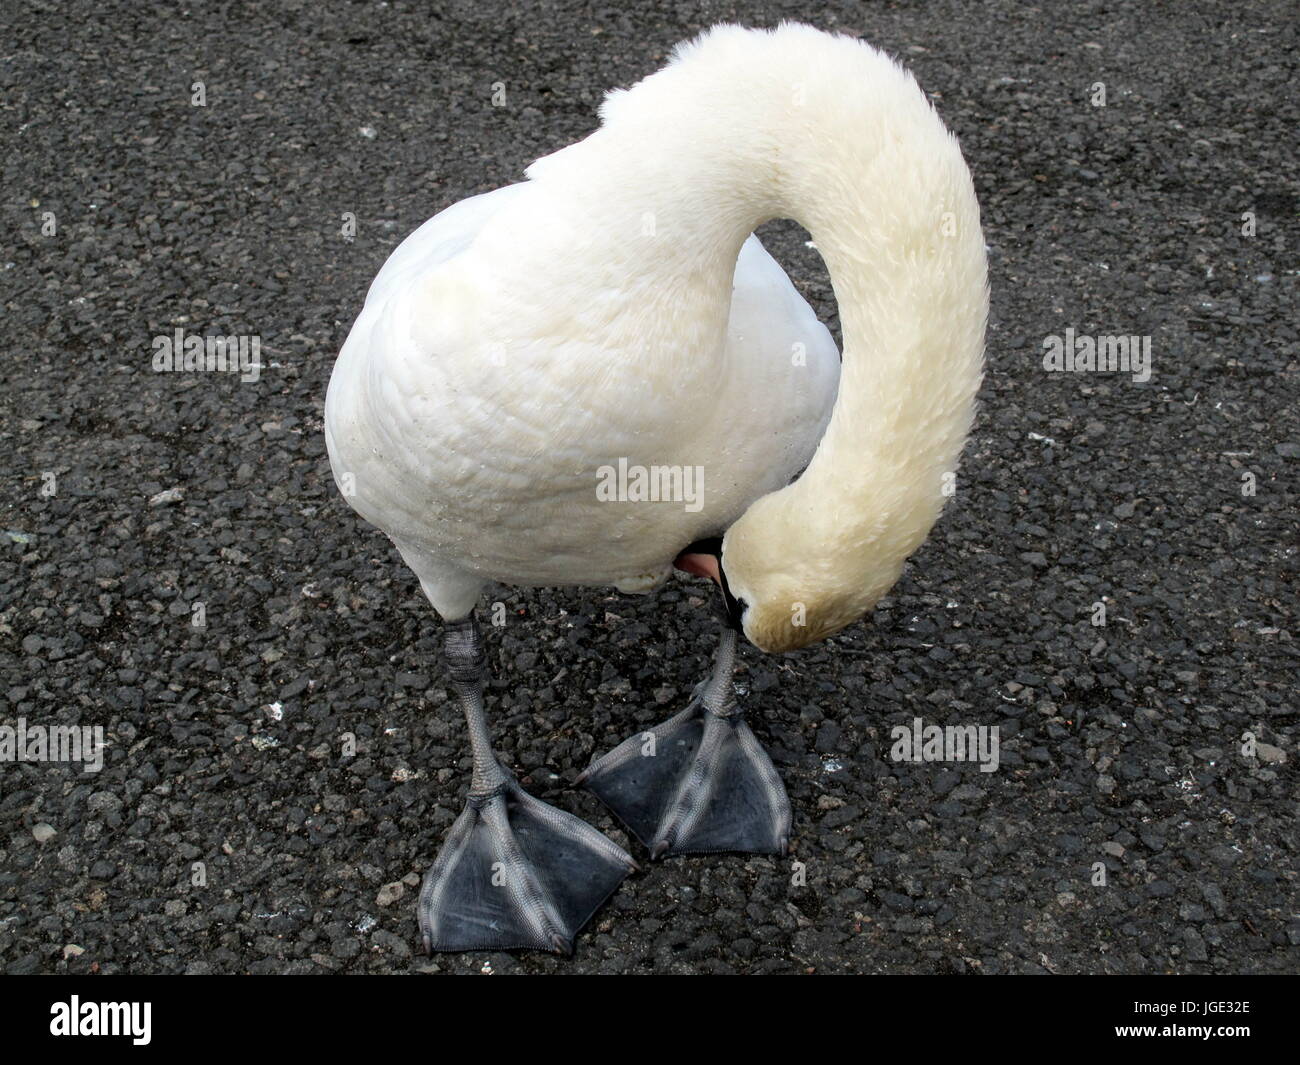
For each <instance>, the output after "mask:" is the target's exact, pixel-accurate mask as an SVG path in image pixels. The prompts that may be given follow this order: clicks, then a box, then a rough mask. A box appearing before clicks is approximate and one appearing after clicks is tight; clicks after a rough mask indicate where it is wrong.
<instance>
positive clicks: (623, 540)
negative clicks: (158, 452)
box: [325, 23, 988, 952]
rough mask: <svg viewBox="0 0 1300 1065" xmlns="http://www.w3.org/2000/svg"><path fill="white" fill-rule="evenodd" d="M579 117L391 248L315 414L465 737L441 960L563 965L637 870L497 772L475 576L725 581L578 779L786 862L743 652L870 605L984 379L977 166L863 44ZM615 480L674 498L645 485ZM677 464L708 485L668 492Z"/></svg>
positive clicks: (953, 449)
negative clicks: (545, 958)
mask: <svg viewBox="0 0 1300 1065" xmlns="http://www.w3.org/2000/svg"><path fill="white" fill-rule="evenodd" d="M600 118H601V124H600V126H599V128H598V129H597V130H596V131H595V132H594V133H592V134H591V135H590V136H588V137H587V138H586V139H584V140H582V141H580V142H578V143H576V144H573V145H571V146H569V147H567V148H564V149H562V150H560V151H557V152H555V153H554V154H551V155H548V156H545V157H543V158H541V159H539V160H537V161H536V162H534V163H533V164H532V165H531V166H530V167H528V169H527V172H526V180H525V181H522V182H520V183H518V184H514V185H510V186H507V187H505V188H501V189H498V190H496V191H494V192H490V193H487V194H484V195H480V196H474V197H472V198H470V199H467V200H464V201H462V202H460V203H457V204H455V205H454V206H452V207H450V208H448V209H447V210H445V211H443V212H441V213H440V214H437V215H435V216H434V217H433V218H432V219H430V220H429V221H428V222H426V223H425V224H424V225H423V226H421V227H420V228H419V229H418V230H416V231H415V232H414V233H413V234H412V235H411V236H410V237H408V238H407V239H406V240H405V241H404V242H403V243H402V244H401V245H400V246H399V247H398V248H397V250H396V251H395V252H394V253H393V254H392V256H391V257H390V258H389V259H388V261H387V262H386V263H385V265H384V266H383V268H382V269H381V271H380V272H379V274H378V276H377V277H376V278H375V280H374V282H373V284H372V285H371V287H370V290H369V292H368V294H367V296H366V300H365V304H364V307H363V309H362V310H361V312H360V315H359V317H358V318H357V320H356V322H355V324H354V326H353V328H352V330H351V332H350V334H349V335H348V337H347V340H346V342H345V343H344V345H343V347H342V349H341V351H340V353H339V356H338V359H337V361H336V364H335V366H334V370H333V374H332V376H331V379H330V383H329V388H328V392H327V396H326V403H325V432H326V442H327V448H328V452H329V458H330V463H331V467H332V469H333V472H334V477H335V481H336V483H337V484H338V486H339V488H340V490H341V491H342V492H343V494H344V496H345V498H346V499H347V501H348V503H350V504H351V506H352V507H353V508H354V509H355V510H356V511H357V512H358V513H359V514H361V516H362V517H364V518H365V519H366V520H367V521H369V522H370V523H371V524H373V525H375V526H377V527H378V528H379V529H381V530H382V531H384V532H385V533H387V534H388V536H389V537H390V538H391V539H392V541H393V543H394V544H395V546H396V547H397V550H398V552H399V553H400V555H401V557H402V558H403V560H404V561H405V562H406V563H407V565H408V566H409V567H410V568H411V570H412V571H414V573H415V575H416V577H417V578H418V580H419V582H420V586H421V588H422V589H423V591H424V593H425V595H426V596H427V597H428V599H429V601H430V603H431V605H432V606H433V608H434V610H435V611H436V612H437V613H438V614H439V615H440V616H441V617H442V619H443V622H444V644H443V649H444V655H445V659H446V664H447V669H448V673H449V677H450V682H451V685H452V687H453V689H454V691H455V693H456V696H457V699H458V701H459V703H460V705H461V708H462V709H463V712H464V715H465V719H466V723H467V726H468V731H469V738H470V746H471V750H472V754H473V769H472V772H471V779H470V786H469V792H468V798H467V801H466V806H465V809H464V811H463V812H462V813H461V815H460V816H459V817H458V819H457V820H456V822H455V824H454V825H453V827H452V829H451V830H450V832H449V834H448V836H447V839H446V840H445V842H444V844H443V847H442V849H441V850H440V852H439V854H438V856H437V858H436V860H435V861H434V864H433V866H432V868H431V869H430V870H429V872H428V874H427V875H426V877H425V879H424V882H423V885H422V888H421V892H420V899H419V903H418V915H419V920H420V926H421V931H422V933H423V937H424V942H425V946H426V949H428V950H431V951H432V950H474V949H512V948H537V949H544V950H553V951H559V952H570V951H571V950H572V946H573V940H574V937H575V935H576V934H577V932H578V930H579V929H580V928H581V927H582V925H583V924H584V923H585V922H586V920H587V919H588V918H589V917H590V916H591V914H592V913H593V912H594V911H595V910H596V909H597V908H598V907H599V906H600V905H601V904H602V903H603V902H604V900H605V899H606V898H607V897H608V896H609V895H610V894H611V893H612V892H613V891H614V890H615V889H616V888H617V887H618V885H619V884H620V883H621V882H622V880H623V878H624V877H625V876H626V875H627V874H628V873H629V871H631V870H632V869H634V868H635V867H636V866H635V863H634V862H633V860H632V858H631V857H630V856H629V855H628V854H627V853H626V852H625V851H624V850H623V849H622V848H620V847H618V846H617V845H615V844H614V843H613V842H612V841H611V840H610V839H609V838H608V837H606V836H605V835H604V834H603V833H601V832H598V831H597V830H596V829H594V828H592V827H591V826H589V825H587V824H586V823H584V822H583V821H581V820H580V819H578V818H576V817H573V816H572V815H570V814H568V813H565V812H563V811H560V810H557V809H555V808H554V807H552V806H549V805H547V804H545V803H543V802H541V801H539V800H538V799H536V798H534V797H533V796H531V795H529V794H528V793H527V792H526V791H525V790H524V789H523V788H522V787H521V786H520V785H519V784H518V783H517V781H516V780H515V778H514V776H513V775H512V774H511V773H510V772H509V770H508V769H507V768H506V767H504V766H503V765H502V764H501V763H500V761H499V760H498V759H497V757H496V756H495V754H494V753H493V750H492V741H491V736H490V733H489V728H488V723H487V718H486V713H485V707H484V698H483V690H484V681H485V674H486V660H485V654H484V648H483V640H482V635H481V632H480V629H479V626H478V623H477V621H476V620H475V615H474V611H475V605H476V603H477V602H478V600H479V598H480V595H481V593H482V590H483V588H484V586H485V585H486V584H487V583H488V582H500V583H504V584H509V585H516V586H523V587H538V586H556V585H598V586H608V585H612V586H614V587H616V588H618V589H620V590H622V591H625V592H647V591H650V590H652V589H653V588H655V587H657V586H658V585H660V584H661V583H662V582H663V581H664V580H665V579H666V578H667V577H668V576H669V575H670V574H671V572H672V569H673V566H674V565H676V566H677V567H678V568H679V569H682V570H684V571H686V572H688V573H692V574H695V575H698V576H702V577H707V578H709V579H711V580H713V581H714V582H715V583H716V584H717V585H718V587H719V589H720V598H719V601H720V604H721V609H720V613H721V614H722V615H723V618H722V620H723V622H724V623H723V625H722V638H721V641H720V644H719V648H718V652H717V656H716V659H715V662H714V668H713V670H712V673H711V674H710V676H709V677H708V678H707V679H706V680H705V681H703V682H702V683H701V684H700V685H699V686H697V688H696V690H695V692H694V694H693V696H692V698H691V699H690V701H689V703H688V705H687V706H686V707H685V708H684V709H683V710H682V711H681V712H680V713H678V714H677V715H675V716H674V717H672V718H671V719H669V720H668V721H666V722H664V723H663V724H662V725H660V726H657V727H656V728H654V729H651V730H648V731H646V732H643V733H640V734H637V735H634V736H632V737H631V738H630V739H629V740H628V741H626V742H625V743H623V744H622V745H620V746H619V747H617V748H615V749H614V750H612V751H610V752H609V753H608V754H606V755H604V756H603V757H600V758H597V759H596V760H595V761H593V762H592V764H591V765H590V766H589V767H588V769H587V770H586V772H585V773H584V774H583V775H582V777H581V778H580V781H579V782H580V783H581V784H583V785H584V786H585V787H587V788H589V789H590V790H592V791H593V792H595V794H596V795H598V796H599V797H600V798H601V799H602V800H603V801H604V802H605V803H606V804H607V805H608V806H609V807H610V808H611V809H612V810H613V812H614V813H615V814H616V815H617V816H618V818H619V819H620V820H621V821H622V822H623V823H624V824H625V825H626V826H627V828H628V829H629V830H630V832H631V833H632V834H633V835H635V836H636V837H637V838H638V839H639V840H640V841H641V842H642V843H644V844H645V845H646V846H647V848H648V849H649V851H650V854H651V857H652V858H659V857H661V856H663V855H669V854H681V853H697V852H722V851H751V852H765V853H778V854H779V853H784V852H785V850H786V847H787V845H788V841H789V833H790V823H791V810H790V804H789V801H788V799H787V797H786V793H785V789H784V787H783V785H782V783H781V780H780V778H779V776H778V774H777V772H776V770H775V768H774V767H773V765H772V762H771V760H770V758H769V757H768V756H767V754H766V752H764V750H763V748H762V746H761V745H760V744H759V742H758V740H757V739H756V737H755V736H754V734H753V732H752V731H751V730H750V728H749V727H748V725H747V724H746V723H745V721H744V718H743V715H742V713H741V711H740V708H739V706H738V704H737V701H736V698H735V695H734V691H733V686H732V682H731V674H732V666H733V662H734V659H735V654H736V646H737V637H738V635H743V636H744V637H745V638H746V639H747V640H748V641H749V642H750V643H752V644H754V645H755V646H756V647H758V648H759V649H760V650H761V651H764V652H768V653H779V652H783V651H790V650H794V649H797V648H800V647H803V646H805V645H807V644H810V643H812V642H814V641H817V640H821V639H824V638H825V637H827V636H829V635H831V634H832V633H835V632H837V631H839V630H840V629H842V628H844V627H845V626H846V625H849V624H851V623H852V622H854V621H856V620H858V619H859V618H861V617H863V616H864V615H865V614H867V613H868V612H869V611H870V610H871V609H872V607H873V606H874V605H875V603H876V602H877V600H879V599H880V598H881V597H882V596H883V595H884V594H885V593H886V592H887V591H888V590H889V588H890V587H891V586H892V585H893V584H894V582H895V580H896V579H897V578H898V576H899V574H900V572H901V570H902V566H903V563H904V560H905V559H906V558H907V557H908V556H909V555H910V554H911V553H912V552H913V551H914V550H915V549H916V548H917V547H918V546H919V545H920V544H921V543H922V541H923V540H924V539H925V537H926V535H927V534H928V532H929V530H930V528H931V527H932V526H933V524H934V522H935V521H936V520H937V518H938V516H939V513H940V510H941V508H942V505H943V502H944V496H945V494H947V493H946V491H945V482H947V483H951V480H950V479H951V475H952V472H953V471H954V470H955V469H956V465H957V460H958V456H959V453H960V451H961V449H962V446H963V444H964V442H965V439H966V437H967V435H968V432H969V430H970V426H971V422H972V417H973V410H974V401H975V395H976V392H977V390H978V388H979V384H980V380H981V375H982V371H983V358H984V329H985V321H986V318H987V313H988V286H987V279H986V264H985V251H984V241H983V236H982V233H981V230H980V221H979V206H978V203H977V201H976V198H975V192H974V188H973V185H972V181H971V177H970V173H969V170H968V168H967V166H966V163H965V161H964V160H963V158H962V154H961V150H960V148H959V147H958V144H957V142H956V139H955V138H954V137H953V136H952V135H951V134H950V133H949V132H948V131H947V129H946V128H945V127H944V125H943V123H942V122H941V121H940V119H939V118H938V116H937V115H936V114H935V112H934V110H933V109H932V107H931V106H930V104H929V102H928V100H927V99H926V97H925V95H924V94H923V93H922V91H921V90H920V89H919V88H918V87H917V85H916V83H915V81H914V80H913V78H912V76H911V75H910V74H908V73H907V72H906V71H905V70H904V69H903V68H902V67H901V66H899V65H898V64H897V63H896V62H894V61H893V60H892V59H890V58H888V57H887V56H886V55H884V54H883V53H882V52H880V51H878V50H876V49H875V48H873V47H871V46H870V45H868V44H866V43H864V42H860V41H858V40H855V39H852V38H847V37H840V36H832V35H829V34H826V33H823V32H821V31H819V30H816V29H813V28H811V27H808V26H803V25H797V24H788V23H787V24H783V25H782V26H780V27H779V28H777V29H775V30H750V29H745V28H742V27H738V26H729V25H724V26H717V27H714V28H713V29H712V30H710V31H708V32H706V33H704V34H703V35H702V36H700V37H699V38H697V39H696V40H694V41H691V42H687V43H684V44H682V45H679V46H678V48H677V49H676V51H675V52H674V53H673V55H672V57H671V59H670V61H669V62H668V63H667V64H666V65H665V67H664V68H663V69H661V70H660V71H658V72H657V73H655V74H653V75H651V76H649V77H647V78H645V79H644V80H643V81H641V82H640V83H638V84H637V85H635V86H634V87H633V88H631V89H630V90H626V91H621V90H615V91H613V92H611V93H609V94H608V96H607V97H606V98H605V100H604V102H603V104H602V106H601V108H600ZM778 217H784V218H793V219H794V220H796V221H798V222H799V223H801V224H802V225H803V226H804V227H805V228H806V229H807V230H808V231H809V232H810V234H811V235H812V238H813V240H814V242H815V244H816V247H817V248H818V250H819V251H820V253H821V255H822V257H823V258H824V260H825V262H826V265H827V268H828V271H829V273H830V277H831V281H832V284H833V287H834V291H835V296H836V299H837V301H838V304H839V309H840V315H841V320H842V324H843V333H844V351H843V359H842V363H841V359H840V356H839V353H838V352H837V350H836V346H835V344H834V342H833V340H832V338H831V336H830V335H829V333H828V332H827V330H826V329H825V327H824V326H822V325H821V323H819V322H818V320H817V318H816V316H815V315H814V313H813V311H812V310H811V308H810V307H809V306H808V304H807V303H806V302H805V301H804V300H803V299H802V298H801V297H800V296H799V295H798V293H797V292H796V291H795V288H794V286H793V285H792V284H791V283H790V280H789V279H788V278H787V277H786V275H785V273H784V271H782V269H781V268H780V266H779V265H777V263H776V262H775V261H774V260H773V259H772V258H771V256H769V255H768V254H767V252H766V251H765V250H764V249H763V247H762V245H761V243H760V242H759V240H758V238H757V237H755V236H753V235H752V234H753V231H754V229H755V228H756V227H757V226H758V225H760V224H761V223H762V222H764V221H766V220H768V219H772V218H778ZM620 464H621V465H620ZM632 467H635V468H636V469H637V471H638V473H639V474H640V475H642V480H644V477H645V476H649V477H650V478H651V479H653V478H655V477H656V476H657V477H658V478H659V480H658V482H657V483H659V484H661V485H666V486H667V489H668V491H667V492H666V493H662V492H661V493H654V494H651V495H650V496H648V497H647V496H646V493H644V492H633V491H632V490H631V489H630V487H629V485H628V484H625V483H623V482H624V480H625V478H624V471H626V470H628V469H631V468H632ZM611 470H619V471H620V473H619V476H618V478H616V480H617V481H618V482H619V487H620V488H622V489H625V490H623V491H619V490H614V491H612V492H611V491H610V490H609V487H610V486H609V484H608V483H607V482H608V472H609V471H611ZM665 470H666V471H668V474H667V475H665V474H664V471H665ZM600 471H605V473H604V475H602V473H601V472H600ZM656 471H657V472H656ZM686 472H690V473H694V474H697V475H698V476H697V477H693V478H691V481H692V485H691V487H692V489H693V490H694V494H695V498H694V499H693V500H689V499H688V500H683V499H680V498H672V497H673V496H674V495H679V496H680V495H682V494H683V493H682V491H681V488H682V486H683V485H684V484H685V483H686V479H685V477H684V474H685V473H686ZM643 487H644V485H643ZM602 488H603V489H605V490H603V491H602ZM665 494H666V495H667V496H668V497H670V498H664V495H665ZM656 495H658V498H655V496H656Z"/></svg>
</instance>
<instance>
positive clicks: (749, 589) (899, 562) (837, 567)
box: [676, 500, 928, 654]
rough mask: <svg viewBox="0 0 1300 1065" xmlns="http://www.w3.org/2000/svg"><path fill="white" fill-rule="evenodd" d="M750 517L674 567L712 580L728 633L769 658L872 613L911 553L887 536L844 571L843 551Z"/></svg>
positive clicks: (861, 548) (863, 547) (697, 546)
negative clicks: (812, 546)
mask: <svg viewBox="0 0 1300 1065" xmlns="http://www.w3.org/2000/svg"><path fill="white" fill-rule="evenodd" d="M759 502H760V503H761V502H762V501H761V500H760V501H759ZM752 512H753V508H751V511H750V512H749V513H747V514H746V515H745V517H744V518H742V519H741V521H739V522H737V523H736V524H735V525H733V526H732V527H731V529H730V530H729V531H728V532H727V534H726V536H725V537H714V538H712V539H710V540H701V541H698V542H696V543H694V544H692V545H691V546H690V547H689V548H687V549H686V551H684V552H683V553H682V554H681V555H679V556H678V558H677V563H676V564H677V567H678V569H681V570H684V571H685V572H687V573H692V574H695V575H696V576H700V577H708V578H710V579H711V580H713V581H714V582H715V583H716V584H717V585H718V586H719V587H720V588H721V590H722V596H723V600H724V601H725V603H726V613H727V619H728V621H729V623H730V624H731V626H732V627H733V628H734V629H736V630H738V631H740V632H743V633H744V634H745V637H746V639H748V640H749V641H750V643H752V644H754V646H755V647H757V648H758V649H759V650H761V651H766V652H767V653H769V654H777V653H779V652H782V651H795V650H798V649H799V648H800V647H806V646H808V645H809V644H812V643H816V642H817V641H818V640H823V639H825V638H826V637H827V636H831V635H833V634H834V633H836V632H839V630H840V629H842V628H844V627H846V626H848V625H851V624H853V622H855V621H857V620H859V619H860V618H862V617H864V616H865V615H866V614H868V613H870V611H871V610H872V608H873V607H875V605H876V603H877V602H878V601H879V600H880V599H881V598H882V597H883V596H884V595H885V594H886V593H887V592H888V591H889V589H890V588H892V587H893V585H894V582H895V581H897V580H898V576H899V574H900V573H901V572H902V569H903V561H904V560H905V559H906V557H907V555H908V554H909V553H910V551H911V549H912V548H913V547H915V543H914V542H912V543H906V544H905V543H902V542H899V541H897V540H895V539H894V538H893V537H885V538H884V541H883V542H880V541H877V542H875V543H862V544H860V545H858V550H857V551H855V552H853V554H854V556H855V557H854V563H855V564H854V565H851V566H845V565H844V564H843V560H844V557H845V556H844V553H843V545H836V548H837V549H833V550H825V551H818V550H808V549H807V548H806V547H801V546H799V544H800V541H801V540H802V542H803V543H804V544H807V543H808V540H806V539H804V538H798V539H796V538H794V537H791V538H789V539H786V538H784V537H782V536H781V535H779V533H775V532H774V530H773V526H772V525H771V524H766V523H764V522H763V521H762V516H761V514H760V515H759V520H758V521H755V522H751V521H747V520H746V519H748V518H750V517H751V514H752ZM773 517H776V515H769V518H773ZM926 524H927V528H928V523H926ZM920 536H921V537H923V536H924V533H921V534H920Z"/></svg>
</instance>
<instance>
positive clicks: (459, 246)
mask: <svg viewBox="0 0 1300 1065" xmlns="http://www.w3.org/2000/svg"><path fill="white" fill-rule="evenodd" d="M526 187H527V182H519V183H518V184H515V185H506V186H505V187H503V188H499V189H494V190H492V191H491V192H485V193H483V194H482V195H479V196H471V197H470V198H469V199H467V200H461V201H460V202H459V203H454V204H452V205H451V206H450V207H448V208H447V209H446V210H444V211H439V212H438V213H437V214H436V215H434V216H433V217H432V218H430V219H429V220H428V221H427V222H425V223H424V225H422V226H420V228H419V229H417V230H416V231H415V232H414V233H412V234H411V235H410V236H408V237H407V238H406V239H405V240H404V241H402V243H401V244H399V245H398V246H397V249H396V250H395V251H394V252H393V253H392V255H390V256H389V257H388V261H387V262H385V263H384V265H383V267H382V268H381V269H380V271H379V273H378V274H376V275H375V279H374V281H372V282H371V283H370V290H369V291H368V292H367V293H366V302H367V303H370V302H372V301H373V302H375V303H379V304H382V303H383V302H384V301H385V300H386V299H387V298H388V297H389V296H390V295H392V294H393V293H395V292H399V291H400V290H401V289H402V288H403V287H404V286H406V285H407V284H409V283H410V282H411V281H412V280H414V279H415V278H417V277H419V276H421V275H423V274H427V273H428V272H429V271H430V270H432V269H433V268H434V267H435V266H438V265H440V264H442V263H445V262H446V261H447V260H448V259H451V258H452V257H453V256H456V255H459V254H460V253H461V252H462V251H464V250H465V249H466V248H468V247H469V246H470V244H472V243H473V242H474V238H475V237H476V236H478V233H479V231H480V230H481V229H482V228H483V226H484V225H486V224H487V222H488V220H489V219H490V218H492V217H493V216H494V215H495V214H496V213H497V212H498V211H500V210H501V209H502V208H504V207H505V206H506V205H507V204H509V203H510V202H511V201H512V200H514V198H515V197H516V196H518V195H519V193H520V192H522V191H523V190H524V189H525V188H526Z"/></svg>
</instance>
